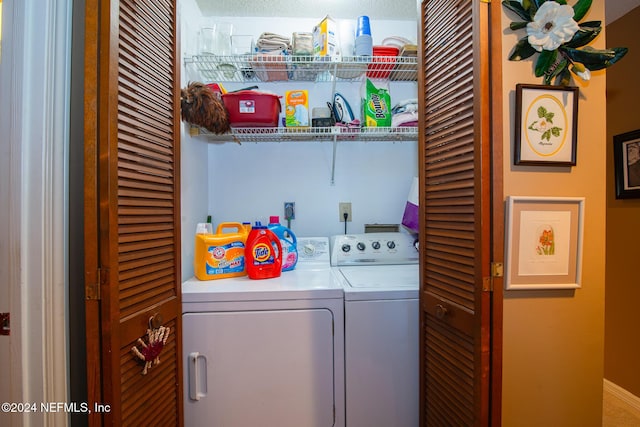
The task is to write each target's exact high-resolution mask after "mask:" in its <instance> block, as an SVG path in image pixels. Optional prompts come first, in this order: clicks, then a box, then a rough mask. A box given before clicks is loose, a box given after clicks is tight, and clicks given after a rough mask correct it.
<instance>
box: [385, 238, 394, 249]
mask: <svg viewBox="0 0 640 427" xmlns="http://www.w3.org/2000/svg"><path fill="white" fill-rule="evenodd" d="M387 247H388V248H389V249H395V247H396V242H394V241H393V240H389V241H388V242H387Z"/></svg>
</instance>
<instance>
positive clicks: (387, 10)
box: [196, 0, 418, 20]
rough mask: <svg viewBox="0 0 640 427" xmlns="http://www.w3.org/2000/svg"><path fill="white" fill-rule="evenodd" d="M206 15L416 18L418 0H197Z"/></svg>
mask: <svg viewBox="0 0 640 427" xmlns="http://www.w3.org/2000/svg"><path fill="white" fill-rule="evenodd" d="M196 2H197V4H198V6H199V7H200V11H201V12H202V15H203V16H216V17H217V16H261V17H265V16H280V17H296V18H322V17H324V16H325V15H327V14H328V15H331V17H333V18H335V19H348V18H357V17H358V16H360V15H368V16H369V17H370V18H372V19H388V20H415V19H417V17H418V3H417V1H416V0H396V1H389V0H350V1H345V0H287V1H282V0H196Z"/></svg>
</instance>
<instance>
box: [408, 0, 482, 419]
mask: <svg viewBox="0 0 640 427" xmlns="http://www.w3.org/2000/svg"><path fill="white" fill-rule="evenodd" d="M421 5H422V8H421V12H422V30H423V33H422V38H423V39H422V43H421V52H422V58H421V70H422V73H423V75H422V76H421V84H420V92H421V93H420V97H421V103H420V104H421V117H422V123H421V128H422V131H421V136H420V153H421V162H422V163H423V165H422V166H421V172H420V173H421V187H420V188H421V200H420V208H421V221H422V222H421V235H420V249H421V272H420V274H421V292H420V298H421V330H422V335H421V349H422V350H421V351H422V355H421V357H422V367H421V370H422V372H421V375H422V386H421V394H422V397H421V405H422V406H421V423H422V425H423V426H472V425H486V424H487V423H488V419H489V418H488V408H489V406H488V405H489V353H488V352H489V347H490V345H489V338H490V336H489V333H490V327H489V317H490V316H489V315H490V310H489V305H488V303H489V294H488V293H487V292H484V291H483V283H484V282H485V280H484V278H486V277H488V272H487V270H488V268H489V241H490V239H489V231H490V228H489V224H490V210H489V194H490V174H489V167H488V166H489V163H488V162H489V157H488V155H489V150H488V149H487V147H488V146H489V145H488V144H489V134H488V125H489V118H488V117H489V114H488V113H489V110H488V108H489V107H488V106H489V92H488V87H489V86H488V83H489V81H488V79H489V76H488V73H487V70H488V45H487V44H486V40H487V32H486V31H487V30H486V27H487V24H488V18H487V12H488V5H487V3H486V2H480V1H476V0H453V1H440V0H431V1H423V2H422V3H421Z"/></svg>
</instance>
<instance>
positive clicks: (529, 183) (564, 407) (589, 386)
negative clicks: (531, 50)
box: [502, 1, 607, 427]
mask: <svg viewBox="0 0 640 427" xmlns="http://www.w3.org/2000/svg"><path fill="white" fill-rule="evenodd" d="M585 19H586V20H604V2H602V1H595V2H594V3H593V5H592V7H591V10H590V12H589V14H588V15H587V16H586V18H585ZM512 20H514V15H513V14H511V13H506V12H504V11H503V16H502V23H503V25H502V27H503V28H504V31H503V34H504V37H503V58H504V59H503V91H504V92H503V96H504V104H505V107H506V108H504V112H503V115H504V117H503V119H504V120H503V122H504V130H503V131H504V153H505V157H504V194H505V197H506V196H510V195H514V196H569V197H585V198H586V202H585V229H584V254H583V263H582V288H580V289H577V290H575V291H573V290H552V291H505V294H504V341H503V345H504V357H503V390H502V395H503V408H502V413H503V425H504V426H518V427H521V426H522V427H524V426H532V427H538V426H552V425H553V426H582V427H585V426H600V425H601V424H602V378H603V364H604V360H603V359H604V279H605V202H606V185H605V184H606V147H607V140H606V129H605V114H606V111H605V83H606V82H605V73H604V72H596V73H593V76H592V78H591V81H590V82H588V83H587V84H580V83H577V85H578V86H579V87H580V101H579V106H578V109H579V114H578V117H579V120H578V144H577V165H576V166H574V167H560V168H558V167H555V168H553V167H533V166H528V167H523V166H513V145H512V141H513V135H514V131H513V116H514V105H515V86H516V84H517V83H534V84H541V83H542V82H541V79H537V78H536V77H535V76H534V75H533V62H532V60H531V59H529V60H525V61H521V62H510V61H508V60H507V58H508V56H509V53H510V52H511V50H512V48H513V46H514V45H515V43H516V42H517V40H518V38H519V37H521V36H522V33H521V31H522V30H520V31H518V32H513V31H511V30H509V28H508V26H509V23H510V22H511V21H512ZM604 38H605V37H604V31H603V33H602V34H601V35H600V36H599V37H598V39H596V40H595V41H594V42H593V43H591V46H593V47H596V48H602V47H604V46H605V42H604ZM535 58H537V56H535Z"/></svg>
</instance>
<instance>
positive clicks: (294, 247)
mask: <svg viewBox="0 0 640 427" xmlns="http://www.w3.org/2000/svg"><path fill="white" fill-rule="evenodd" d="M268 228H269V230H271V231H272V232H273V234H275V235H276V236H278V239H280V244H281V245H282V271H289V270H293V269H294V268H295V266H296V264H297V263H298V240H297V239H296V235H295V234H293V231H291V229H289V228H288V227H285V226H284V225H282V224H280V217H279V216H277V215H276V216H270V217H269V225H268Z"/></svg>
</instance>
